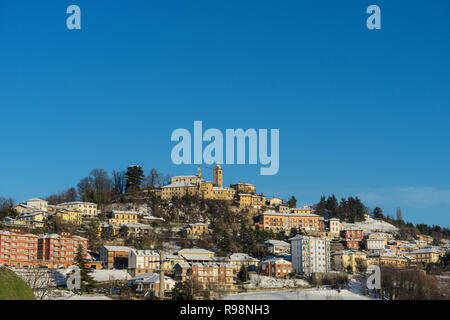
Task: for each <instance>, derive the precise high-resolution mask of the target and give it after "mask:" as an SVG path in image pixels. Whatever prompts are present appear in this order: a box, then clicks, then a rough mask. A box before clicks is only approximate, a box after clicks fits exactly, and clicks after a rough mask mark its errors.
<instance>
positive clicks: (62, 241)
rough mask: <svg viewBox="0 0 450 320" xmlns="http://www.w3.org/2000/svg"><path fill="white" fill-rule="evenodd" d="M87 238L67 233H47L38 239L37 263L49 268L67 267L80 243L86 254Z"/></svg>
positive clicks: (70, 263) (71, 262)
mask: <svg viewBox="0 0 450 320" xmlns="http://www.w3.org/2000/svg"><path fill="white" fill-rule="evenodd" d="M87 241H88V240H87V239H85V238H82V237H79V236H71V235H69V234H49V235H45V236H41V237H39V239H38V254H37V257H38V260H40V261H39V264H42V265H46V266H47V267H49V268H67V267H68V266H70V265H72V264H73V259H74V258H75V255H76V254H77V252H78V248H79V246H80V245H81V247H82V248H83V251H84V254H87Z"/></svg>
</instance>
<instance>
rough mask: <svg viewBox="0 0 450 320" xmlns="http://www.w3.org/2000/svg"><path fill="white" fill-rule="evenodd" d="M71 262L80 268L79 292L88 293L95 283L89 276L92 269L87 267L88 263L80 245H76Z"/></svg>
mask: <svg viewBox="0 0 450 320" xmlns="http://www.w3.org/2000/svg"><path fill="white" fill-rule="evenodd" d="M73 261H74V263H75V265H76V266H77V267H78V268H80V280H81V292H89V291H90V290H91V289H92V287H93V286H94V285H95V281H94V279H93V278H92V276H91V275H90V273H91V272H92V269H90V268H89V267H88V266H87V262H88V261H87V258H86V254H85V253H84V248H83V246H82V245H81V244H79V245H78V248H77V254H76V255H75V258H74V259H73Z"/></svg>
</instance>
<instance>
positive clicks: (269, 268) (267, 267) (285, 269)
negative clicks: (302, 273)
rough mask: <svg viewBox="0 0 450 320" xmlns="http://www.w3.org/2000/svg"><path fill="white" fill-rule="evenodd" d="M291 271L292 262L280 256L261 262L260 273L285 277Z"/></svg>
mask: <svg viewBox="0 0 450 320" xmlns="http://www.w3.org/2000/svg"><path fill="white" fill-rule="evenodd" d="M290 273H292V263H291V262H289V261H287V260H285V259H282V258H271V259H268V260H264V261H262V262H261V275H264V276H269V277H276V278H286V277H287V276H288V275H289V274H290Z"/></svg>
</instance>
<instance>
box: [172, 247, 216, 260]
mask: <svg viewBox="0 0 450 320" xmlns="http://www.w3.org/2000/svg"><path fill="white" fill-rule="evenodd" d="M177 255H178V256H183V257H189V256H204V257H210V258H213V257H214V255H215V253H214V252H212V251H209V250H205V249H197V248H192V249H181V250H180V251H178V252H177Z"/></svg>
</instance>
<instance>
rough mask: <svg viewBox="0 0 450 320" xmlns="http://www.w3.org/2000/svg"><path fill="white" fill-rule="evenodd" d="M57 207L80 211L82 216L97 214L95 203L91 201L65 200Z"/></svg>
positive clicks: (94, 215)
mask: <svg viewBox="0 0 450 320" xmlns="http://www.w3.org/2000/svg"><path fill="white" fill-rule="evenodd" d="M58 207H61V208H64V209H69V210H77V211H81V212H82V213H83V216H90V217H96V216H97V215H98V209H97V204H96V203H93V202H81V201H74V202H65V203H60V204H58Z"/></svg>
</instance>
